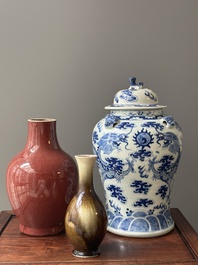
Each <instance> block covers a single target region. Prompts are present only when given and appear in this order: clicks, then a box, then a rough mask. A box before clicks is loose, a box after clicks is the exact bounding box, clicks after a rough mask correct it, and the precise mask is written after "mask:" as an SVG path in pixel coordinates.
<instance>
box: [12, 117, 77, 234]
mask: <svg viewBox="0 0 198 265" xmlns="http://www.w3.org/2000/svg"><path fill="white" fill-rule="evenodd" d="M76 185H77V167H76V163H75V162H74V160H73V158H72V157H71V156H70V155H68V154H67V153H65V152H64V151H63V150H62V149H61V148H60V146H59V143H58V140H57V135H56V120H55V119H29V120H28V138H27V142H26V145H25V148H24V149H23V150H22V151H21V152H20V153H19V154H18V155H16V156H15V157H14V158H13V159H12V161H11V162H10V164H9V166H8V169H7V192H8V196H9V199H10V203H11V206H12V208H13V210H14V213H15V214H16V216H18V217H19V221H20V225H19V229H20V231H21V232H23V233H25V234H27V235H31V236H47V235H54V234H57V233H59V232H61V231H63V230H64V217H65V212H66V209H67V206H68V204H69V202H70V200H71V198H72V197H73V196H74V194H75V192H76Z"/></svg>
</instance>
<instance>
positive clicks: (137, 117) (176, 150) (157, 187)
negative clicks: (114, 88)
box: [92, 78, 182, 237]
mask: <svg viewBox="0 0 198 265" xmlns="http://www.w3.org/2000/svg"><path fill="white" fill-rule="evenodd" d="M129 80H130V87H129V88H128V89H124V90H121V91H119V92H118V93H117V94H116V95H115V97H114V102H113V105H110V106H107V107H106V109H107V110H110V113H109V114H107V115H106V117H105V118H104V119H102V120H101V121H99V122H98V123H97V124H96V126H95V128H94V130H93V135H92V144H93V150H94V153H95V154H96V155H97V164H98V169H99V173H100V175H101V179H102V183H103V187H104V192H105V199H106V212H107V216H108V228H107V229H108V231H110V232H112V233H114V234H118V235H121V236H129V237H155V236H161V235H163V234H166V233H168V232H170V231H171V230H172V229H173V227H174V221H173V219H172V217H171V213H170V197H171V190H172V186H173V182H174V176H175V173H176V171H177V168H178V164H179V160H180V156H181V151H182V132H181V128H180V126H179V125H178V123H177V122H176V121H175V120H174V119H173V117H172V116H165V115H164V114H163V109H164V108H165V107H166V106H162V105H159V104H158V98H157V96H156V94H155V93H154V92H153V91H152V90H150V89H148V88H143V83H138V84H136V78H130V79H129Z"/></svg>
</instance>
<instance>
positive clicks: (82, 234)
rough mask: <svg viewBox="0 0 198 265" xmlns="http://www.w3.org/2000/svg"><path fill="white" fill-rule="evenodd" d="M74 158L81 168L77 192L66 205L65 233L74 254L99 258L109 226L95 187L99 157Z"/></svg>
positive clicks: (78, 156) (84, 156) (79, 169)
mask: <svg viewBox="0 0 198 265" xmlns="http://www.w3.org/2000/svg"><path fill="white" fill-rule="evenodd" d="M75 158H76V161H77V164H78V171H79V182H78V191H77V194H76V195H75V196H74V197H73V199H72V200H71V202H70V204H69V206H68V208H67V212H66V216H65V228H66V234H67V237H68V239H69V241H70V242H71V243H72V245H73V246H74V250H73V255H74V256H76V257H81V258H89V257H96V256H98V255H99V254H100V251H99V249H98V247H99V245H100V243H101V242H102V240H103V238H104V236H105V233H106V228H107V216H106V211H105V209H104V206H103V204H102V202H101V201H100V199H99V198H98V196H97V194H96V193H95V191H94V187H93V168H94V163H95V160H96V156H95V155H77V156H75Z"/></svg>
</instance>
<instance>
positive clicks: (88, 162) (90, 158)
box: [75, 155, 96, 191]
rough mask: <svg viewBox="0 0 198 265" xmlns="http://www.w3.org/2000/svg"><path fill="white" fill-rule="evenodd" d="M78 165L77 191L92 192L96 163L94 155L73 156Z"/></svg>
mask: <svg viewBox="0 0 198 265" xmlns="http://www.w3.org/2000/svg"><path fill="white" fill-rule="evenodd" d="M75 158H76V161H77V165H78V178H79V179H78V191H80V190H84V189H89V190H93V169H94V164H95V161H96V156H95V155H77V156H75Z"/></svg>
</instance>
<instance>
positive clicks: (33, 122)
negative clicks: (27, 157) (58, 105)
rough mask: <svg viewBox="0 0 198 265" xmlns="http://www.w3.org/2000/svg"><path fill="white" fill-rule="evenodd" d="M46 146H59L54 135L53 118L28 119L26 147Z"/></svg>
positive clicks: (54, 121)
mask: <svg viewBox="0 0 198 265" xmlns="http://www.w3.org/2000/svg"><path fill="white" fill-rule="evenodd" d="M35 146H37V147H43V146H45V147H48V148H53V149H58V148H60V146H59V143H58V139H57V135H56V120H55V119H30V120H28V138H27V143H26V148H33V147H35Z"/></svg>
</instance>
